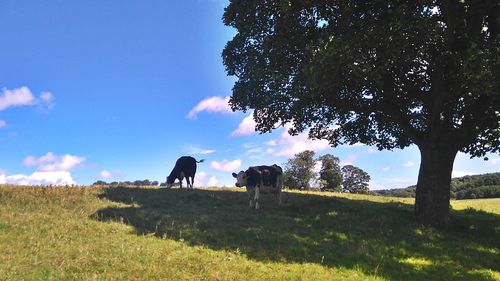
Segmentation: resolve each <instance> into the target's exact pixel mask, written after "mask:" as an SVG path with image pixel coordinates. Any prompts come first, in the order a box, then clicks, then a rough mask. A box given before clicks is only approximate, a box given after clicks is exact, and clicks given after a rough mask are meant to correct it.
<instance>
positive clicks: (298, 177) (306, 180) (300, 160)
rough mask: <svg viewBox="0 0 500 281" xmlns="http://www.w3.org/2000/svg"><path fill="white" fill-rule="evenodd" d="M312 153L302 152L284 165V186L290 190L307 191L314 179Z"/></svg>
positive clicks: (308, 151) (309, 151)
mask: <svg viewBox="0 0 500 281" xmlns="http://www.w3.org/2000/svg"><path fill="white" fill-rule="evenodd" d="M315 163H316V162H315V160H314V151H312V150H304V151H302V152H299V153H297V154H295V156H294V157H292V158H290V159H288V161H287V163H286V164H285V172H284V179H283V181H284V185H285V186H287V187H288V188H291V189H309V187H310V182H311V180H313V179H314V165H315Z"/></svg>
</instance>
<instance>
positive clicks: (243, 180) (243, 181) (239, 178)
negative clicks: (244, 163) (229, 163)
mask: <svg viewBox="0 0 500 281" xmlns="http://www.w3.org/2000/svg"><path fill="white" fill-rule="evenodd" d="M233 177H234V178H236V183H235V184H234V185H236V186H237V187H244V186H246V185H247V175H246V173H245V172H244V171H240V172H239V173H238V174H236V173H233Z"/></svg>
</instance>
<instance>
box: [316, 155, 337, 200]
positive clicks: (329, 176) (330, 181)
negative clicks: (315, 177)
mask: <svg viewBox="0 0 500 281" xmlns="http://www.w3.org/2000/svg"><path fill="white" fill-rule="evenodd" d="M318 160H319V161H321V170H320V171H319V179H320V180H321V181H322V182H323V186H322V190H328V191H336V192H341V191H342V171H341V170H340V165H339V163H340V159H339V158H338V157H335V156H333V155H331V154H325V155H323V156H321V157H319V159H318Z"/></svg>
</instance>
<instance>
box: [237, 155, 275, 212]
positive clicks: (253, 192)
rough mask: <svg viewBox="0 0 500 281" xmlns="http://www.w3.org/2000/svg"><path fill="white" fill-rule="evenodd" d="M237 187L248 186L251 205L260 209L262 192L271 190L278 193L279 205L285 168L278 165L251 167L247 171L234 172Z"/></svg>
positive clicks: (270, 191)
mask: <svg viewBox="0 0 500 281" xmlns="http://www.w3.org/2000/svg"><path fill="white" fill-rule="evenodd" d="M233 177H235V178H236V184H235V185H236V186H237V187H243V186H246V187H247V193H248V197H249V199H250V203H249V206H250V208H252V206H253V203H254V202H255V209H259V194H260V192H261V191H262V192H264V193H265V192H266V191H267V192H269V193H274V194H275V195H276V199H277V201H278V205H281V189H282V187H283V170H282V169H281V167H280V166H278V165H272V166H255V167H249V168H248V169H247V170H246V171H240V172H239V173H238V174H236V173H233Z"/></svg>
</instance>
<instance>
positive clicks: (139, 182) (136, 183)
mask: <svg viewBox="0 0 500 281" xmlns="http://www.w3.org/2000/svg"><path fill="white" fill-rule="evenodd" d="M158 184H159V182H158V181H150V180H135V181H133V182H132V181H123V182H116V181H115V182H110V183H108V182H106V181H103V180H98V181H96V182H94V183H93V184H92V185H97V186H158Z"/></svg>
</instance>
